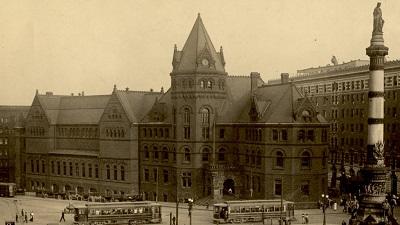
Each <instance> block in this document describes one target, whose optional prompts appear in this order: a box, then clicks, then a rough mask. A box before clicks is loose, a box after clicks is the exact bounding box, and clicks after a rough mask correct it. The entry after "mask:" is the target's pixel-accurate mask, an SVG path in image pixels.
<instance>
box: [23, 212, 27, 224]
mask: <svg viewBox="0 0 400 225" xmlns="http://www.w3.org/2000/svg"><path fill="white" fill-rule="evenodd" d="M24 219H25V221H24V222H25V223H27V222H28V213H27V212H25V215H24Z"/></svg>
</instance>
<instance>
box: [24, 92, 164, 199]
mask: <svg viewBox="0 0 400 225" xmlns="http://www.w3.org/2000/svg"><path fill="white" fill-rule="evenodd" d="M159 95H160V93H158V92H136V91H129V90H124V91H119V90H117V89H116V88H115V87H114V90H113V92H112V94H111V95H97V96H85V95H84V93H80V94H79V95H75V96H73V95H72V96H60V95H53V93H51V92H47V93H46V94H45V95H41V94H39V93H36V96H35V98H34V100H33V103H32V107H31V109H30V111H29V113H28V117H27V122H26V156H25V157H26V158H25V160H26V179H27V188H28V189H29V190H46V191H51V192H55V193H66V192H74V193H81V194H83V193H89V192H91V193H97V192H98V193H101V194H102V195H108V196H110V195H114V194H138V193H139V180H138V174H137V173H138V165H139V158H138V149H137V146H138V122H139V118H141V117H143V115H144V113H145V112H146V111H147V109H148V108H149V107H150V106H151V104H153V103H154V101H155V99H156V98H157V97H158V96H159Z"/></svg>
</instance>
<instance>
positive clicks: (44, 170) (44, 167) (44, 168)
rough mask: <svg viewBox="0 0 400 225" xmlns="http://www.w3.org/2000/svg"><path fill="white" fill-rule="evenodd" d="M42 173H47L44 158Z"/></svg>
mask: <svg viewBox="0 0 400 225" xmlns="http://www.w3.org/2000/svg"><path fill="white" fill-rule="evenodd" d="M42 173H46V164H45V162H44V160H42Z"/></svg>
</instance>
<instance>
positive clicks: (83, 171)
mask: <svg viewBox="0 0 400 225" xmlns="http://www.w3.org/2000/svg"><path fill="white" fill-rule="evenodd" d="M85 176H86V166H85V163H82V177H85Z"/></svg>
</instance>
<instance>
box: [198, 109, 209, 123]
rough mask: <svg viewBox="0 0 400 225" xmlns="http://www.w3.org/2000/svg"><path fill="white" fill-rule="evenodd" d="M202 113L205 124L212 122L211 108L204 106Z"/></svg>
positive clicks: (202, 120)
mask: <svg viewBox="0 0 400 225" xmlns="http://www.w3.org/2000/svg"><path fill="white" fill-rule="evenodd" d="M200 114H201V122H202V123H203V124H209V123H210V110H208V109H207V108H202V109H201V110H200Z"/></svg>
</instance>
